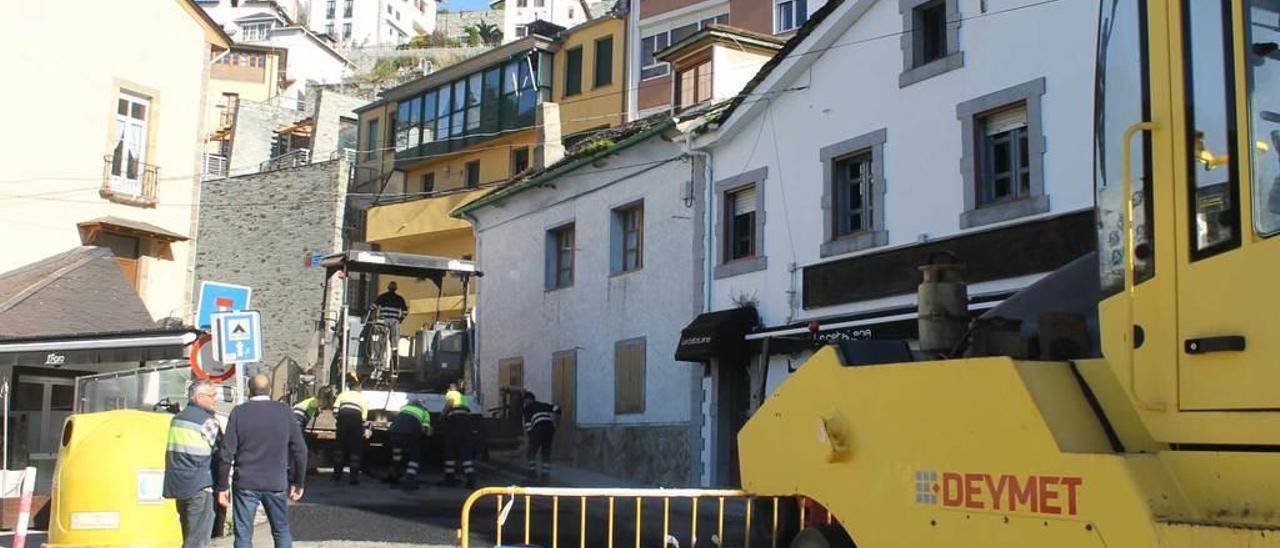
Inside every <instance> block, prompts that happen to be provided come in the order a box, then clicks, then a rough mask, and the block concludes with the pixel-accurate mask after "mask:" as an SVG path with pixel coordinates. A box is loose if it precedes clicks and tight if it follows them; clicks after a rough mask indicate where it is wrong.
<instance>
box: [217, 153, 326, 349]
mask: <svg viewBox="0 0 1280 548" xmlns="http://www.w3.org/2000/svg"><path fill="white" fill-rule="evenodd" d="M349 171H350V166H349V164H347V163H346V162H344V161H327V162H320V163H315V164H311V165H307V166H302V167H297V168H291V169H282V170H278V171H271V172H267V173H259V174H253V175H244V176H240V177H231V178H228V179H217V180H211V181H205V182H204V183H203V185H202V188H201V191H200V221H199V228H198V231H197V236H196V267H195V279H196V281H197V283H199V282H200V281H203V280H212V281H219V282H227V283H235V284H242V285H247V286H249V287H252V288H253V301H252V307H253V308H255V309H257V310H260V311H262V329H263V331H262V337H263V349H262V350H263V357H264V360H263V365H266V366H275V365H276V363H278V362H279V361H280V360H281V359H283V358H285V357H289V358H292V359H294V360H295V361H297V362H298V364H299V365H301V366H302V367H303V368H304V369H305V368H308V367H310V366H311V365H312V363H313V362H314V361H315V359H316V358H315V346H314V343H313V342H312V339H313V331H314V325H315V322H316V321H317V320H318V319H319V318H320V313H321V306H322V303H321V300H322V298H323V297H324V295H323V291H324V270H323V269H321V268H318V267H311V268H308V267H307V266H306V264H305V258H306V257H307V256H308V255H311V254H314V253H323V254H330V253H336V252H338V251H339V250H340V249H341V246H342V238H341V234H342V232H341V229H340V226H341V225H342V220H343V219H342V211H343V208H342V205H343V203H342V202H343V200H345V196H346V188H347V178H348V173H349ZM331 296H332V295H331Z"/></svg>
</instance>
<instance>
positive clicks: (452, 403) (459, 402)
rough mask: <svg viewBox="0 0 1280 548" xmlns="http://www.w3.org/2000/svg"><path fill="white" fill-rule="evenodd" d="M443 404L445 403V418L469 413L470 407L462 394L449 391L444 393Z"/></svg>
mask: <svg viewBox="0 0 1280 548" xmlns="http://www.w3.org/2000/svg"><path fill="white" fill-rule="evenodd" d="M444 402H445V405H444V414H445V416H449V415H452V414H454V413H470V412H471V405H470V402H469V401H467V396H466V394H463V393H462V392H459V391H457V390H450V391H448V392H446V393H445V394H444Z"/></svg>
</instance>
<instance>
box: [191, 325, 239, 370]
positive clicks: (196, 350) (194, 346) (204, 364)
mask: <svg viewBox="0 0 1280 548" xmlns="http://www.w3.org/2000/svg"><path fill="white" fill-rule="evenodd" d="M212 341H213V335H210V334H208V333H205V334H204V335H201V336H200V338H198V339H196V342H194V343H191V353H190V356H189V357H190V359H191V373H192V374H193V375H195V376H196V378H198V379H205V380H210V381H213V382H222V381H225V380H227V379H229V378H231V377H232V376H233V375H235V374H236V366H235V365H234V364H233V365H230V366H228V365H226V364H224V363H222V362H220V361H218V359H217V358H215V357H214V355H213V345H212V344H209V343H210V342H212Z"/></svg>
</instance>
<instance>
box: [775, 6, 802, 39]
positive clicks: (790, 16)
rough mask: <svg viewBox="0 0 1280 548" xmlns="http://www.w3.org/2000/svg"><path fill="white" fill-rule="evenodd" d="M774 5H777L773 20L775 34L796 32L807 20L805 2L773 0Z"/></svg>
mask: <svg viewBox="0 0 1280 548" xmlns="http://www.w3.org/2000/svg"><path fill="white" fill-rule="evenodd" d="M775 4H777V10H776V11H775V12H774V14H775V15H774V19H773V26H774V32H775V33H783V32H790V31H793V30H796V29H797V28H799V27H800V25H803V24H804V23H805V21H808V20H809V5H808V1H807V0H775Z"/></svg>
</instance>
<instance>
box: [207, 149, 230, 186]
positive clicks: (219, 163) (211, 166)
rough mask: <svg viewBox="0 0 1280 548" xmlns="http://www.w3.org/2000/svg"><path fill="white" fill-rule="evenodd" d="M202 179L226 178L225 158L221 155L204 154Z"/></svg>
mask: <svg viewBox="0 0 1280 548" xmlns="http://www.w3.org/2000/svg"><path fill="white" fill-rule="evenodd" d="M202 175H203V178H204V179H205V180H208V179H221V178H224V177H226V176H227V157H226V156H223V155H221V154H210V153H208V152H206V153H204V170H203V172H202Z"/></svg>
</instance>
